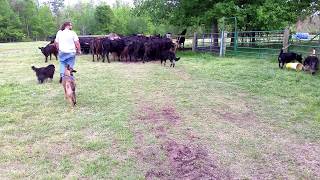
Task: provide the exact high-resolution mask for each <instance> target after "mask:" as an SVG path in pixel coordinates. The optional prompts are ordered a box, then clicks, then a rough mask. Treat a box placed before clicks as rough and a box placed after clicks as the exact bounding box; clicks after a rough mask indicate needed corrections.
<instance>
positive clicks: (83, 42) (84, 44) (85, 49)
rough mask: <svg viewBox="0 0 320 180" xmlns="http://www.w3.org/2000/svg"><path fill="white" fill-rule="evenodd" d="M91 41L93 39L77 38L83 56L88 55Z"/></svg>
mask: <svg viewBox="0 0 320 180" xmlns="http://www.w3.org/2000/svg"><path fill="white" fill-rule="evenodd" d="M93 39H94V38H93V37H79V43H80V47H81V51H82V53H83V54H89V53H90V45H91V42H92V41H93Z"/></svg>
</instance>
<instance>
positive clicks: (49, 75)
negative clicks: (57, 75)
mask: <svg viewBox="0 0 320 180" xmlns="http://www.w3.org/2000/svg"><path fill="white" fill-rule="evenodd" d="M31 69H33V70H34V71H35V72H36V76H37V79H38V82H39V83H40V84H41V83H43V82H44V81H45V80H46V79H51V80H52V79H53V75H54V71H55V67H54V65H53V64H50V65H48V66H47V67H40V68H36V67H34V66H32V67H31Z"/></svg>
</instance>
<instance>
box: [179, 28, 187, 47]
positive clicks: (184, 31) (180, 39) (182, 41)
mask: <svg viewBox="0 0 320 180" xmlns="http://www.w3.org/2000/svg"><path fill="white" fill-rule="evenodd" d="M186 33H187V29H184V30H183V31H182V32H181V34H179V37H178V39H177V44H178V48H181V47H182V48H183V49H184V42H185V40H186V37H185V36H186Z"/></svg>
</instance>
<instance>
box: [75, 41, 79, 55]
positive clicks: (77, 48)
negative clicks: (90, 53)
mask: <svg viewBox="0 0 320 180" xmlns="http://www.w3.org/2000/svg"><path fill="white" fill-rule="evenodd" d="M74 44H75V45H76V50H77V53H78V54H81V47H80V43H79V41H75V42H74Z"/></svg>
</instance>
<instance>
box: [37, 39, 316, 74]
mask: <svg viewBox="0 0 320 180" xmlns="http://www.w3.org/2000/svg"><path fill="white" fill-rule="evenodd" d="M184 40H185V39H184V38H183V41H181V39H179V38H178V40H177V41H173V40H172V39H170V38H167V37H159V36H150V37H147V36H143V35H134V36H124V37H119V36H117V35H115V34H111V35H108V36H104V37H79V41H80V45H81V49H82V52H83V53H84V54H89V53H91V54H92V61H95V56H96V60H97V61H99V60H100V59H102V62H105V58H107V60H108V62H109V63H110V59H109V53H110V54H113V57H114V60H115V59H116V58H117V59H118V60H119V61H130V62H131V61H134V62H137V61H142V62H143V63H144V62H147V61H153V60H161V64H162V63H163V62H164V65H165V63H166V60H170V62H171V64H170V67H171V66H172V67H175V62H176V61H178V60H179V59H180V58H177V57H176V55H175V53H176V49H177V48H178V47H180V46H181V44H182V43H184ZM39 49H41V51H42V53H43V54H44V55H45V61H46V62H47V59H48V57H49V56H50V59H51V55H52V54H53V55H54V56H55V57H56V59H57V54H58V50H57V48H56V47H55V45H54V43H53V40H52V41H51V42H50V43H49V44H48V45H47V46H45V47H39ZM294 60H297V61H299V62H300V63H303V65H304V70H306V71H310V72H311V74H312V75H314V74H315V73H316V71H317V70H318V67H319V59H318V58H317V56H315V55H311V56H308V57H306V58H305V60H304V62H302V55H299V54H297V53H294V52H288V53H284V52H283V50H282V49H281V51H280V54H279V56H278V61H279V67H280V68H283V66H284V64H285V63H289V62H292V61H294Z"/></svg>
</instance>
